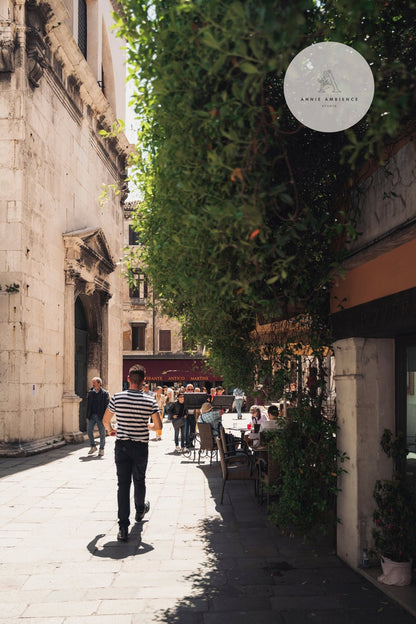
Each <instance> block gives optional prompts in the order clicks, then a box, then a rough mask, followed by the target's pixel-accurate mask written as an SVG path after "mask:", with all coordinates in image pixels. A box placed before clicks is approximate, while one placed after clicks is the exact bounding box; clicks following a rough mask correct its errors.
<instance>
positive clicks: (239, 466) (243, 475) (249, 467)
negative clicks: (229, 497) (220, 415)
mask: <svg viewBox="0 0 416 624" xmlns="http://www.w3.org/2000/svg"><path fill="white" fill-rule="evenodd" d="M217 446H218V451H219V454H220V462H221V472H222V492H221V505H222V504H223V500H224V489H225V484H226V482H227V481H254V495H255V496H256V497H257V492H258V480H259V469H258V465H257V463H256V461H255V459H254V456H250V455H247V454H245V453H239V454H238V455H237V454H236V455H231V456H228V457H226V455H225V450H224V446H223V443H222V441H221V438H220V437H218V438H217Z"/></svg>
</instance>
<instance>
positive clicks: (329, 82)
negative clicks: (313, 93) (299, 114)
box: [318, 69, 341, 93]
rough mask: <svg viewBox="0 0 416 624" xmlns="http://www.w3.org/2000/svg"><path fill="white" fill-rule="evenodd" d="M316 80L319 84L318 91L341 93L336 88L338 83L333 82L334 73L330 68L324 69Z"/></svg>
mask: <svg viewBox="0 0 416 624" xmlns="http://www.w3.org/2000/svg"><path fill="white" fill-rule="evenodd" d="M318 82H319V84H320V85H321V88H320V89H319V91H318V93H327V92H328V91H330V92H331V93H341V91H340V90H339V89H338V85H337V83H336V82H335V78H334V75H333V73H332V71H331V70H330V69H326V70H325V71H324V72H322V74H321V75H320V77H319V78H318ZM328 87H329V89H328Z"/></svg>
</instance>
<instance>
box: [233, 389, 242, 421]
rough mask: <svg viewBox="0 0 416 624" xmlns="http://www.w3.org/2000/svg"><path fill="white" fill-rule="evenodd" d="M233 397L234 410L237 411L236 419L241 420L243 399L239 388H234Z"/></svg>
mask: <svg viewBox="0 0 416 624" xmlns="http://www.w3.org/2000/svg"><path fill="white" fill-rule="evenodd" d="M233 395H234V405H235V409H236V410H237V418H238V419H241V418H242V413H241V408H242V407H243V403H244V399H245V396H244V392H243V391H242V390H241V389H240V388H234V390H233Z"/></svg>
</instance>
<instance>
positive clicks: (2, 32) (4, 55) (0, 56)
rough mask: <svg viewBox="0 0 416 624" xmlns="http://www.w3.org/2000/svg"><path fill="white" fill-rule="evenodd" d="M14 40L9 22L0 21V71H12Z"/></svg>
mask: <svg viewBox="0 0 416 624" xmlns="http://www.w3.org/2000/svg"><path fill="white" fill-rule="evenodd" d="M14 49H15V40H14V35H13V30H12V26H11V24H6V25H3V24H1V22H0V72H2V73H6V72H12V71H14Z"/></svg>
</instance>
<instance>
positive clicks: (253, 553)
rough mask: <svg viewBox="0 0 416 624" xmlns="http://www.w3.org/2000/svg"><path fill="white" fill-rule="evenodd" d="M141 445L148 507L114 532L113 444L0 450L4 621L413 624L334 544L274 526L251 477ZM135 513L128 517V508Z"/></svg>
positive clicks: (167, 445)
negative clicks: (124, 536)
mask: <svg viewBox="0 0 416 624" xmlns="http://www.w3.org/2000/svg"><path fill="white" fill-rule="evenodd" d="M172 438H173V433H172V429H171V426H170V425H169V424H167V425H165V428H164V432H163V440H162V442H151V443H150V447H151V448H150V461H149V468H148V478H147V486H148V498H149V499H150V501H151V510H150V513H149V514H148V515H147V516H146V517H145V521H144V522H143V523H141V524H132V525H131V527H130V528H131V534H130V539H129V541H128V542H127V543H120V542H117V540H116V535H117V522H116V479H115V466H114V461H113V447H114V439H109V438H107V445H106V449H105V456H104V457H103V458H98V457H97V456H88V455H87V452H88V446H87V444H86V445H85V446H66V447H63V448H60V449H55V450H51V451H50V452H48V453H45V454H42V455H36V456H32V457H26V458H13V459H0V477H1V479H0V500H1V508H0V509H1V511H0V624H13V623H14V622H22V623H25V624H90V623H91V624H148V623H150V622H152V623H154V622H166V623H169V624H172V623H175V622H177V623H181V624H220V623H221V624H223V623H224V622H226V624H248V623H250V624H272V623H273V624H303V623H307V622H317V623H325V624H350V623H354V624H371V623H372V622H375V623H377V624H387V623H394V624H410V623H414V622H415V618H413V616H411V615H410V614H409V613H408V612H407V611H404V610H403V609H402V608H401V607H400V606H399V605H398V604H397V603H395V602H392V601H391V600H389V599H388V598H387V597H386V596H385V594H383V593H382V592H380V591H379V590H378V589H377V588H375V587H374V586H373V585H372V584H371V583H369V582H367V581H366V580H365V579H363V577H361V576H360V575H358V574H356V573H354V572H353V571H352V570H350V569H349V568H348V567H347V566H345V565H344V564H343V563H342V562H341V561H340V560H339V559H338V558H337V557H336V556H335V555H334V553H333V552H331V549H330V548H329V547H325V545H321V546H320V547H319V548H318V547H316V546H315V547H312V546H310V545H309V546H307V545H303V544H301V543H300V542H299V541H297V540H290V539H288V538H286V537H284V536H282V535H281V534H280V532H279V531H278V530H277V529H276V528H274V527H272V526H270V525H269V523H268V521H267V518H266V515H265V508H264V507H259V506H258V505H257V503H256V501H255V500H254V497H253V491H252V484H251V483H248V484H246V483H243V482H234V483H233V482H231V483H228V484H227V485H226V490H225V492H226V493H225V498H224V505H219V498H220V492H221V476H220V469H219V464H217V463H214V464H213V465H212V466H210V465H209V461H207V460H205V461H204V463H201V465H198V464H197V463H196V462H193V461H191V460H190V459H186V458H184V457H182V456H179V455H178V454H177V453H175V452H174V445H173V440H172ZM132 518H133V514H132Z"/></svg>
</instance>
